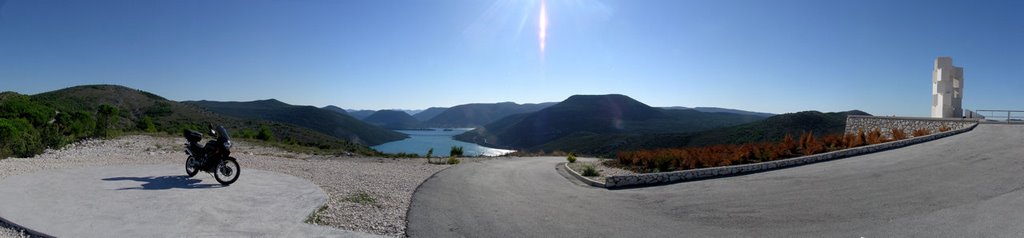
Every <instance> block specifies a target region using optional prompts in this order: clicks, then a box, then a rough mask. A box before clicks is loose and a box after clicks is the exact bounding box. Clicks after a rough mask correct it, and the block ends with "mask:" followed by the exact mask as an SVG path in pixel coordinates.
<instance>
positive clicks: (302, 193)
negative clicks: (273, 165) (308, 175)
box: [0, 165, 372, 237]
mask: <svg viewBox="0 0 1024 238" xmlns="http://www.w3.org/2000/svg"><path fill="white" fill-rule="evenodd" d="M242 170H243V171H242V174H241V176H240V177H239V178H238V181H237V182H235V183H234V184H232V185H231V186H228V187H223V186H221V185H220V184H218V183H217V181H216V180H214V178H213V176H211V175H209V174H207V173H200V174H198V175H196V177H194V178H188V177H185V175H184V174H185V169H184V166H179V165H142V166H115V167H91V168H81V169H66V170H46V171H41V172H37V173H31V174H24V175H17V176H13V177H10V178H7V179H5V180H3V181H0V191H2V192H0V217H3V218H4V219H7V220H10V221H11V222H13V223H15V224H19V225H22V226H24V227H28V228H29V229H33V230H36V231H39V232H43V233H46V234H48V235H52V236H56V237H197V236H198V237H314V236H329V237H364V236H372V235H369V234H365V233H359V232H354V231H344V230H339V229H332V228H329V227H323V226H315V225H310V224H305V223H303V221H304V220H305V219H306V217H307V216H308V215H309V214H310V213H311V212H312V211H313V210H314V209H316V208H318V207H320V206H321V205H323V204H324V202H326V201H327V194H326V193H324V192H323V190H320V187H317V186H316V185H315V184H313V183H311V182H309V181H307V180H304V179H301V178H297V177H294V176H290V175H285V174H280V173H274V172H267V171H260V170H252V169H249V170H246V169H245V168H244V167H243V168H242Z"/></svg>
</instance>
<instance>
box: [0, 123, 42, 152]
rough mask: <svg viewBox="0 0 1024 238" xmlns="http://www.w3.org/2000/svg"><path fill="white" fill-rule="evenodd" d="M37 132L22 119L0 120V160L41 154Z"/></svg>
mask: <svg viewBox="0 0 1024 238" xmlns="http://www.w3.org/2000/svg"><path fill="white" fill-rule="evenodd" d="M43 148H44V146H43V145H42V143H41V139H40V138H39V132H38V131H36V129H35V128H33V127H32V123H30V122H29V121H28V120H26V119H23V118H17V119H5V118H0V158H6V157H8V156H12V155H13V156H18V157H29V156H33V155H35V154H38V153H41V152H43Z"/></svg>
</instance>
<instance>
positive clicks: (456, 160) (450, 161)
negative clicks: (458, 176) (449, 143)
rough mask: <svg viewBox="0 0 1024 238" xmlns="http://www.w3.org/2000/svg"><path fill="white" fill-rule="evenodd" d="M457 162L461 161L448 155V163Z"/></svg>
mask: <svg viewBox="0 0 1024 238" xmlns="http://www.w3.org/2000/svg"><path fill="white" fill-rule="evenodd" d="M459 162H462V161H459V159H458V158H455V156H452V157H448V164H459Z"/></svg>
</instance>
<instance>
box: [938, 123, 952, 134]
mask: <svg viewBox="0 0 1024 238" xmlns="http://www.w3.org/2000/svg"><path fill="white" fill-rule="evenodd" d="M950 129H951V128H949V127H948V126H946V124H942V126H939V132H947V131H949V130H950Z"/></svg>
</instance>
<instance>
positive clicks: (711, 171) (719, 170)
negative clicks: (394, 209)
mask: <svg viewBox="0 0 1024 238" xmlns="http://www.w3.org/2000/svg"><path fill="white" fill-rule="evenodd" d="M975 126H977V123H976V122H975V123H974V124H971V125H968V126H965V127H961V128H959V129H956V130H951V131H947V132H943V133H938V134H931V135H927V136H921V137H914V138H910V139H905V140H900V141H892V142H887V143H882V144H876V145H869V146H862V147H857V148H850V149H845V150H838V151H832V152H828V153H821V154H816V155H808V156H803V157H796V158H789V159H783V160H776V161H769V162H761V163H754V164H743V165H733V166H726V167H715V168H703V169H691V170H684V171H673V172H662V173H649V174H637V175H626V176H611V177H608V178H606V179H605V183H604V186H605V187H606V188H621V187H635V186H649V185H658V184H666V183H676V182H682V181H690V180H699V179H706V178H713V177H724V176H733V175H741V174H748V173H756V172H763V171H768V170H774V169H780V168H786V167H793V166H800V165H804V164H811V163H817V162H822V161H829V160H834V159H841V158H846V157H851V156H856V155H863V154H868V153H874V152H878V151H883V150H889V149H895V148H900V147H904V146H908V145H913V144H917V143H921V142H926V141H931V140H935V139H939V138H943V137H947V136H951V135H955V134H959V133H963V132H966V131H970V130H971V129H974V127H975ZM950 127H952V126H950Z"/></svg>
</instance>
